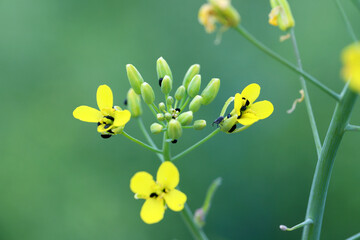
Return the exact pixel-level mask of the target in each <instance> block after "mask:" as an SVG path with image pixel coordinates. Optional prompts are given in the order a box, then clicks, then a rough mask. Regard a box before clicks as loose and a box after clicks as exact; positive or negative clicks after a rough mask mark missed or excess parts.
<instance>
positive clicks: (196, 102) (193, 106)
mask: <svg viewBox="0 0 360 240" xmlns="http://www.w3.org/2000/svg"><path fill="white" fill-rule="evenodd" d="M201 102H202V97H201V96H200V95H196V96H195V97H194V99H193V100H192V101H191V102H190V106H189V109H190V111H192V112H193V113H195V112H197V111H199V109H200V107H201Z"/></svg>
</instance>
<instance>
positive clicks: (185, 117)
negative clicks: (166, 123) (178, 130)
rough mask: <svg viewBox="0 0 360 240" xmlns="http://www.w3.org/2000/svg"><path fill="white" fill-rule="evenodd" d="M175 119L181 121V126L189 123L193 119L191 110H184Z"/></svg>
mask: <svg viewBox="0 0 360 240" xmlns="http://www.w3.org/2000/svg"><path fill="white" fill-rule="evenodd" d="M177 120H178V121H179V122H180V123H181V125H182V126H187V125H190V123H191V122H192V120H193V112H192V111H187V112H184V113H182V114H180V115H179V116H178V118H177Z"/></svg>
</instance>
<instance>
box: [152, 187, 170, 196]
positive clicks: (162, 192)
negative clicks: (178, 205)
mask: <svg viewBox="0 0 360 240" xmlns="http://www.w3.org/2000/svg"><path fill="white" fill-rule="evenodd" d="M168 192H169V190H168V189H166V188H163V189H162V190H161V189H159V190H158V191H156V192H152V193H151V194H150V196H149V197H150V198H158V197H159V198H163V197H164V194H166V193H168Z"/></svg>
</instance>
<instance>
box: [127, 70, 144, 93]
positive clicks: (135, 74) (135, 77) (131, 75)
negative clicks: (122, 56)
mask: <svg viewBox="0 0 360 240" xmlns="http://www.w3.org/2000/svg"><path fill="white" fill-rule="evenodd" d="M126 73H127V76H128V79H129V82H130V85H131V87H132V88H133V89H134V91H135V92H136V94H139V95H140V94H141V84H142V83H143V82H144V79H143V78H142V76H141V74H140V73H139V71H138V70H137V69H136V68H135V67H134V66H133V65H132V64H128V65H126Z"/></svg>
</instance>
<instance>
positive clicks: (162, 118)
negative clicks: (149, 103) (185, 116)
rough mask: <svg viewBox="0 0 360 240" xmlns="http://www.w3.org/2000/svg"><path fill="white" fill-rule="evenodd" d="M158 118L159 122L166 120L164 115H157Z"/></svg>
mask: <svg viewBox="0 0 360 240" xmlns="http://www.w3.org/2000/svg"><path fill="white" fill-rule="evenodd" d="M156 118H157V120H159V121H164V119H165V117H164V114H162V113H158V114H156Z"/></svg>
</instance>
